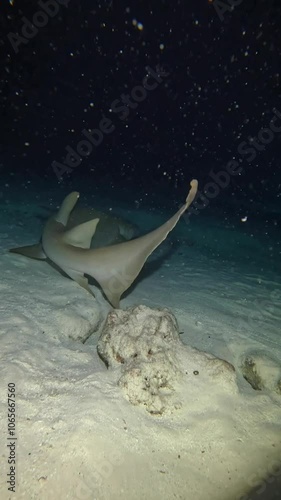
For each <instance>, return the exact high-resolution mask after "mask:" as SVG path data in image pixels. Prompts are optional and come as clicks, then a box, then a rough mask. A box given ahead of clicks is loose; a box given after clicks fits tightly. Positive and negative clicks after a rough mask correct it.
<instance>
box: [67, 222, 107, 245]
mask: <svg viewBox="0 0 281 500" xmlns="http://www.w3.org/2000/svg"><path fill="white" fill-rule="evenodd" d="M98 222H99V219H93V220H90V221H88V222H84V223H83V224H80V225H79V226H75V227H73V228H72V229H69V230H68V231H66V232H65V233H64V235H63V240H64V241H65V242H66V243H69V244H70V245H74V246H75V247H80V248H90V246H91V241H92V238H93V236H94V234H95V232H96V227H97V224H98Z"/></svg>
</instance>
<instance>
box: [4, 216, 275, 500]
mask: <svg viewBox="0 0 281 500" xmlns="http://www.w3.org/2000/svg"><path fill="white" fill-rule="evenodd" d="M28 217H29V216H26V218H25V219H24V220H23V221H21V225H19V226H17V225H16V218H14V220H12V221H7V220H6V219H5V220H4V218H3V221H2V224H1V227H0V233H1V236H2V237H1V247H2V255H1V256H0V276H1V282H0V293H1V304H0V319H1V323H0V334H1V337H0V353H1V364H0V377H1V385H0V401H1V403H0V404H1V406H0V408H1V427H2V433H1V437H0V445H1V450H2V451H1V483H0V498H1V500H2V499H8V498H11V499H12V498H13V499H26V500H32V499H40V500H45V499H50V500H51V499H52V500H54V499H55V500H56V499H62V500H64V499H75V500H76V499H77V500H80V499H81V500H84V499H85V500H86V499H89V500H119V499H120V500H121V499H128V500H141V499H145V500H152V499H159V500H160V499H163V500H170V499H181V500H206V499H208V500H238V499H240V498H245V499H246V498H247V499H248V498H252V497H251V496H247V495H246V493H247V492H248V491H249V490H250V489H251V488H252V487H254V486H258V485H259V486H260V490H262V488H263V486H265V490H266V489H267V490H266V491H269V486H267V484H266V483H263V482H262V478H264V477H267V476H271V477H272V478H273V479H274V480H273V481H272V482H273V483H274V481H275V480H276V481H278V479H279V478H280V475H281V395H280V394H278V393H277V392H274V391H270V390H263V391H255V390H253V389H252V387H251V386H250V385H249V384H248V383H247V382H246V381H245V380H244V378H243V377H242V375H241V370H240V365H241V359H242V358H243V356H244V354H245V353H248V352H250V353H251V352H254V351H258V352H259V353H266V354H268V355H270V356H273V357H274V358H276V359H277V360H278V359H280V360H281V342H280V338H281V337H280V333H281V332H280V330H281V329H280V319H281V314H280V297H281V286H280V281H279V283H278V279H277V278H276V280H274V277H273V278H272V276H267V275H266V276H264V275H263V273H261V274H260V275H255V274H253V273H252V272H249V274H248V275H246V274H242V273H241V272H240V273H238V272H237V270H235V269H231V267H230V265H229V263H226V262H225V263H223V262H222V263H221V264H220V263H219V260H216V261H213V262H211V261H210V259H208V258H207V257H206V256H204V255H202V254H200V252H198V251H197V248H196V245H195V246H194V247H189V246H187V245H185V246H180V247H179V248H178V249H177V250H176V251H175V252H174V253H173V254H172V255H169V256H168V257H167V258H166V259H164V261H162V262H161V265H160V264H157V266H155V268H154V266H153V265H151V266H150V267H148V269H149V270H150V271H151V270H152V269H154V270H153V273H152V274H150V275H148V272H146V271H144V273H143V275H142V276H143V279H141V280H140V281H139V282H138V283H137V284H136V286H134V287H132V290H131V292H130V294H128V295H127V296H126V297H125V299H123V300H122V302H121V306H122V307H123V308H124V307H128V306H131V305H134V304H145V305H149V306H150V307H165V306H166V307H169V308H171V310H172V311H173V312H174V314H175V315H176V317H177V319H178V321H179V324H180V329H181V330H182V331H183V332H184V333H183V334H182V340H183V341H184V342H185V343H186V344H189V345H191V346H194V347H197V348H198V349H200V350H205V351H208V352H211V353H212V354H214V355H216V356H219V357H222V358H224V359H226V360H227V361H229V362H230V363H232V364H233V365H234V366H235V368H236V372H237V380H238V387H239V392H238V393H237V394H235V393H233V394H229V393H227V394H226V393H225V391H224V389H223V387H220V386H218V385H216V386H214V387H213V389H212V390H210V387H209V386H206V388H204V387H202V385H200V392H199V393H198V391H196V385H190V387H187V389H186V390H187V403H186V404H185V405H184V407H183V408H182V409H180V410H177V411H175V412H174V413H173V414H172V415H170V416H166V417H164V416H162V417H159V416H151V415H149V414H148V413H147V412H146V411H145V410H144V409H141V408H138V407H134V406H132V405H130V404H129V403H128V402H127V401H126V400H125V399H124V397H123V394H122V393H121V391H120V389H119V388H118V387H115V385H114V383H113V377H112V374H111V373H110V371H108V370H107V369H106V367H105V366H104V364H103V363H102V361H101V360H100V359H99V357H98V355H97V353H96V347H95V346H96V342H97V339H98V335H99V331H100V328H101V326H102V321H103V319H104V318H105V316H106V314H107V312H108V311H109V309H110V307H109V305H108V303H107V302H106V301H105V300H104V299H103V297H102V296H101V293H100V292H99V291H98V290H97V289H95V288H93V289H94V291H95V292H96V296H97V300H96V301H95V300H94V299H93V298H92V297H91V296H90V295H88V294H87V293H86V292H85V291H84V290H83V289H81V288H80V287H79V286H78V285H77V284H76V283H74V282H73V281H71V280H69V279H67V278H65V277H63V276H61V275H60V274H59V273H58V272H57V271H56V270H55V269H53V268H52V267H50V266H49V265H48V264H47V263H45V262H39V261H32V260H28V259H25V258H24V257H21V256H17V255H12V254H7V253H6V252H5V249H6V248H9V246H15V245H24V244H28V243H32V242H33V241H34V238H35V236H36V235H37V234H38V230H39V228H40V223H39V221H38V222H37V223H35V219H32V217H31V220H32V221H33V223H32V224H30V225H29V227H28V230H27V231H26V232H25V224H26V222H27V221H28ZM196 224H202V222H201V223H200V221H199V218H198V222H197V221H196ZM196 224H195V222H194V224H193V225H192V228H193V226H195V225H196ZM192 228H189V229H188V234H189V235H190V236H191V235H192ZM183 230H184V229H183V226H182V231H183ZM32 235H33V236H32ZM35 239H36V238H35ZM165 248H166V247H165ZM165 248H164V250H165ZM164 250H163V251H164ZM159 255H162V254H161V252H160V254H159ZM87 339H88V340H87ZM280 363H281V361H280ZM199 376H200V374H199ZM9 382H14V383H15V385H16V436H17V446H16V453H17V455H16V478H17V480H16V483H17V485H16V493H15V494H14V493H9V492H8V490H7V486H8V485H7V483H6V481H7V476H6V474H7V473H8V471H9V469H8V467H9V466H8V464H7V460H8V448H7V446H6V445H7V443H8V441H7V436H8V432H7V384H8V383H9ZM275 478H276V479H275ZM243 495H245V497H244V496H243ZM265 498H267V497H265ZM268 498H269V497H268Z"/></svg>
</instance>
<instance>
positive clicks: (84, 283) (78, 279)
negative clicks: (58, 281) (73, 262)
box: [60, 266, 95, 297]
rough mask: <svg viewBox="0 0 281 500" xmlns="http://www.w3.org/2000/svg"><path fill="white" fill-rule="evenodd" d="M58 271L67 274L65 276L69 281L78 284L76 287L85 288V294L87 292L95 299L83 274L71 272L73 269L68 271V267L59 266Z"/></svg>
mask: <svg viewBox="0 0 281 500" xmlns="http://www.w3.org/2000/svg"><path fill="white" fill-rule="evenodd" d="M60 269H61V270H62V271H63V272H65V274H67V276H69V277H70V278H71V279H73V280H74V281H76V283H78V285H80V286H82V287H83V288H85V290H87V292H89V293H90V294H91V295H92V296H93V297H95V294H94V292H92V290H91V288H90V287H89V283H88V278H86V277H85V276H84V274H83V273H80V272H79V271H73V269H69V268H68V267H61V266H60Z"/></svg>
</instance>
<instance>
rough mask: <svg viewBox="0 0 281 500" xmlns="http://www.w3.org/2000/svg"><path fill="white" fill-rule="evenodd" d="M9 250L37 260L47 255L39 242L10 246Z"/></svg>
mask: <svg viewBox="0 0 281 500" xmlns="http://www.w3.org/2000/svg"><path fill="white" fill-rule="evenodd" d="M9 252H11V253H18V254H20V255H24V256H25V257H29V258H30V259H38V260H46V259H47V256H46V254H45V252H44V250H43V248H42V245H41V243H37V244H36V245H28V246H26V247H17V248H10V249H9Z"/></svg>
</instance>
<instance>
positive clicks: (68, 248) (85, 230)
mask: <svg viewBox="0 0 281 500" xmlns="http://www.w3.org/2000/svg"><path fill="white" fill-rule="evenodd" d="M190 186H191V187H190V191H189V193H188V196H187V198H186V201H185V204H184V205H183V206H182V207H181V208H180V209H179V210H178V211H177V212H176V213H175V214H174V215H173V216H172V217H171V218H170V219H169V220H168V221H167V222H165V223H164V224H163V225H161V226H160V227H158V228H157V229H155V230H154V231H151V232H149V233H148V234H146V235H144V236H141V237H139V238H135V239H133V240H130V241H125V242H123V243H118V244H115V245H110V246H106V247H104V248H91V241H92V238H93V236H94V234H95V231H96V228H97V225H98V223H99V218H95V219H92V220H89V221H86V222H84V223H82V224H79V225H78V226H74V227H72V228H71V229H68V228H67V225H68V222H69V218H70V216H71V212H72V211H73V209H74V207H75V205H76V203H77V200H78V198H79V193H78V192H76V191H75V192H72V193H70V194H69V195H68V196H67V197H66V198H65V199H64V201H63V203H62V205H61V207H60V209H59V211H58V212H57V213H56V214H55V215H53V216H52V217H50V218H49V220H48V221H47V223H46V225H45V227H44V230H43V233H42V242H41V243H39V244H38V245H31V246H28V247H20V248H14V249H11V250H10V251H11V252H14V253H19V254H22V255H25V256H27V257H31V258H36V259H46V258H48V259H50V260H51V261H52V262H53V263H54V264H56V265H57V266H58V267H59V268H60V269H61V270H63V271H64V272H65V273H66V274H67V275H68V276H69V277H70V278H72V279H73V280H75V281H76V282H77V283H78V284H79V285H80V286H82V287H83V288H85V289H86V290H87V291H88V292H90V293H91V294H92V295H94V294H93V292H92V290H91V289H90V287H89V284H88V279H87V277H86V276H85V275H88V276H91V277H92V278H94V279H95V280H96V281H97V282H98V283H99V285H100V286H101V288H102V290H103V292H104V294H105V296H106V297H107V299H108V301H109V302H110V303H111V304H112V306H113V307H115V308H117V307H119V302H120V297H121V296H122V294H123V293H124V292H125V291H126V290H127V289H128V288H129V287H130V286H131V284H132V283H133V282H134V281H135V279H136V277H137V276H138V274H139V273H140V271H141V269H142V268H143V266H144V264H145V262H146V260H147V258H148V257H149V255H150V254H151V253H152V252H153V251H154V250H155V249H156V248H157V247H158V246H159V245H160V244H161V243H162V241H164V239H165V238H166V237H167V235H168V234H169V232H170V231H171V230H172V229H173V228H174V227H175V225H176V224H177V222H178V220H179V219H180V217H181V215H182V214H183V213H184V212H185V211H186V210H187V208H188V207H189V206H190V205H191V203H192V202H193V200H194V198H195V196H196V193H197V189H198V182H197V180H192V181H191V183H190Z"/></svg>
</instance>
